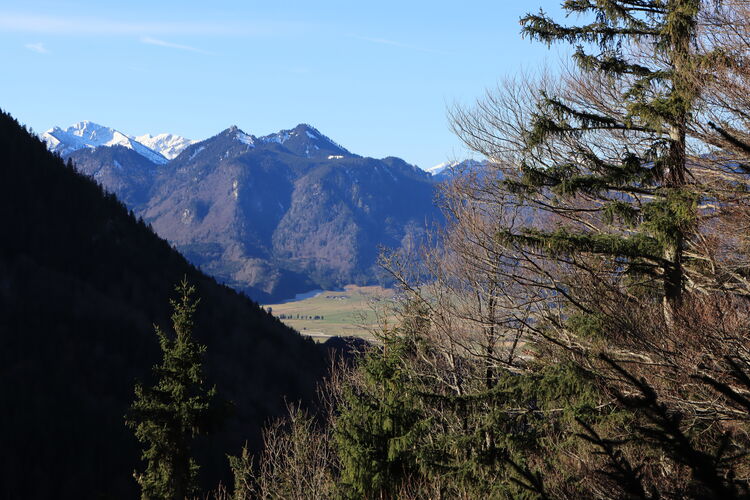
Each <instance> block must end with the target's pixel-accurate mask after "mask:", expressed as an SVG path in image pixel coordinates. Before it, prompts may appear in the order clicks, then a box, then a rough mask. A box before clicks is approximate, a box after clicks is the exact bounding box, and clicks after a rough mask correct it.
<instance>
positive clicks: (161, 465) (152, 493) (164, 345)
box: [126, 279, 216, 500]
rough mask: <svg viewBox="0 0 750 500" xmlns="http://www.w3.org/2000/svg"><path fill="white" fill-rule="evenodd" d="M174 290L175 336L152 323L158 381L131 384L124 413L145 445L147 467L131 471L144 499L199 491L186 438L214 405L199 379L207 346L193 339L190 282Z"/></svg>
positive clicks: (205, 425)
mask: <svg viewBox="0 0 750 500" xmlns="http://www.w3.org/2000/svg"><path fill="white" fill-rule="evenodd" d="M176 291H177V294H178V298H177V299H176V300H170V303H171V304H172V308H173V310H174V312H173V314H172V325H173V328H174V336H172V335H168V334H167V333H165V332H164V331H163V330H162V329H161V328H159V327H158V326H156V327H155V330H156V334H157V336H158V337H159V346H160V347H161V350H162V354H163V359H162V362H161V363H160V364H159V365H156V366H155V367H154V374H155V375H156V378H157V381H156V383H155V384H154V385H153V386H151V387H147V386H144V385H142V384H140V383H139V384H137V385H136V387H135V395H136V400H135V402H134V403H133V406H132V407H131V411H130V413H129V414H128V415H127V417H126V424H127V425H128V427H130V428H132V429H134V430H135V435H136V437H137V438H138V440H139V441H140V442H141V443H142V444H143V445H144V450H143V454H142V458H143V460H145V461H146V470H145V471H144V472H142V473H137V472H136V473H135V474H134V476H135V478H136V480H137V481H138V484H139V485H140V486H141V492H142V498H143V499H144V500H146V499H165V500H166V499H169V500H183V499H184V498H186V497H189V496H192V495H195V494H197V493H198V490H197V474H198V469H199V467H198V464H196V462H195V460H194V459H193V458H192V456H191V442H192V440H193V438H194V437H195V436H197V435H200V434H203V433H205V432H207V430H208V429H209V427H210V420H211V418H212V414H213V410H214V400H215V395H216V389H215V388H211V389H209V388H207V387H206V384H205V381H204V379H203V368H202V359H203V355H204V353H205V351H206V348H205V346H203V345H200V344H198V343H197V342H195V340H193V338H192V330H193V327H194V321H193V317H194V314H195V311H196V309H197V306H198V300H194V299H193V295H194V294H195V287H194V286H191V285H189V284H188V283H187V280H186V279H183V281H182V282H180V283H179V284H178V285H177V287H176Z"/></svg>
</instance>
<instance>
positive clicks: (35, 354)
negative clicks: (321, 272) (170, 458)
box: [0, 114, 323, 499]
mask: <svg viewBox="0 0 750 500" xmlns="http://www.w3.org/2000/svg"><path fill="white" fill-rule="evenodd" d="M116 153H118V152H117V151H114V150H113V154H116ZM118 161H120V160H118ZM0 214H2V233H0V234H1V235H2V236H0V238H2V239H1V240H0V241H1V244H0V402H1V403H0V408H1V409H0V449H1V450H2V453H1V454H0V498H2V499H6V498H40V499H41V498H134V497H135V496H136V495H137V491H136V488H135V486H136V485H135V482H134V480H133V479H132V477H131V474H132V472H133V470H134V469H135V468H136V467H140V463H139V451H138V448H137V443H136V441H135V439H134V438H133V437H132V435H131V433H130V431H129V430H127V429H126V428H125V426H124V424H123V415H124V414H125V412H126V410H127V408H128V406H129V404H130V402H131V401H132V399H133V385H134V383H135V381H136V379H140V380H143V381H145V382H148V381H150V376H151V374H150V368H151V366H152V365H153V364H154V363H155V362H156V361H157V359H158V355H159V351H158V345H157V338H156V336H155V335H154V333H153V329H152V324H153V323H155V322H156V323H159V324H161V325H163V326H165V327H167V326H168V325H169V313H170V308H169V303H168V299H169V298H170V296H171V295H172V293H173V292H172V290H173V286H174V284H175V283H176V282H177V281H178V280H180V279H181V278H182V277H183V276H184V275H187V277H188V280H189V281H191V282H192V283H194V284H196V285H197V288H198V293H199V295H200V296H201V303H200V306H199V312H198V317H197V321H198V324H197V326H196V336H197V337H198V339H199V340H200V341H201V342H203V343H204V344H206V345H207V346H208V352H207V360H206V367H207V377H208V379H209V382H210V383H213V384H216V386H217V388H218V390H219V393H220V394H221V396H223V397H224V398H225V399H227V400H231V401H233V402H234V405H235V408H234V411H233V416H232V417H230V419H229V420H228V421H227V425H226V427H225V429H224V430H223V431H222V432H221V433H220V434H218V435H216V436H215V437H214V438H213V439H211V440H210V441H205V442H203V443H201V444H200V445H199V448H200V456H201V459H200V462H201V463H203V464H205V465H204V469H203V471H202V477H203V482H204V484H206V485H209V484H215V483H216V482H217V481H218V480H219V479H220V478H222V477H223V479H224V480H225V481H226V479H227V477H226V475H225V473H226V459H225V453H236V452H237V451H238V450H239V449H240V446H241V444H242V443H243V442H244V440H245V439H249V440H250V442H251V444H252V443H253V442H257V439H258V431H259V427H260V425H261V424H262V423H263V422H264V421H265V420H266V419H267V418H268V417H269V416H270V415H274V414H277V413H279V412H280V411H281V410H282V407H283V398H284V397H286V398H288V399H291V400H294V399H297V398H300V397H302V398H306V397H308V396H309V395H310V394H311V391H312V390H313V386H314V384H315V381H316V379H317V377H318V376H319V375H320V373H321V372H322V366H323V356H322V355H321V354H320V352H319V350H318V348H317V347H316V346H315V345H313V344H312V343H311V342H309V341H307V340H304V339H303V338H301V337H300V336H299V335H298V334H297V333H296V332H294V331H292V330H290V329H288V328H286V327H285V326H284V325H283V324H281V323H280V322H278V321H277V320H275V319H274V318H273V317H271V316H269V315H267V314H266V313H265V312H264V311H263V310H261V309H260V308H259V307H258V306H257V305H256V304H255V303H254V302H252V301H250V300H248V299H246V298H244V297H243V296H240V295H238V294H237V293H235V292H233V291H232V290H230V289H229V288H226V287H224V286H219V285H217V284H216V283H215V282H214V281H213V280H212V279H210V278H208V277H206V276H205V275H203V274H202V273H200V272H199V271H197V270H196V269H195V268H193V267H192V266H191V265H190V264H188V263H187V261H186V260H185V259H184V258H183V257H182V256H181V255H180V254H179V253H177V252H176V251H175V250H173V249H172V248H171V247H170V245H169V244H168V243H167V242H165V241H164V240H162V239H160V238H158V237H157V236H156V235H155V234H154V233H153V231H152V230H151V229H150V228H149V227H148V226H147V225H145V224H144V223H141V222H138V221H137V220H136V219H135V218H134V217H133V216H132V214H130V213H128V211H127V210H126V209H125V208H124V206H123V205H122V204H121V203H120V202H119V201H118V200H117V199H116V198H115V197H114V195H109V194H105V192H104V190H103V189H102V188H100V187H99V186H98V185H97V184H96V183H95V182H93V181H92V180H90V179H88V178H86V177H84V176H82V175H80V174H78V173H76V172H75V171H74V170H73V169H72V168H68V167H66V166H65V165H64V163H63V161H62V160H61V159H59V158H58V157H55V156H53V155H52V154H50V153H49V152H48V151H47V149H46V148H45V145H44V144H43V143H42V142H40V141H39V140H38V139H36V138H34V137H32V136H31V135H30V134H29V133H27V132H26V131H25V130H24V129H23V128H22V127H21V126H19V125H18V123H17V122H16V121H15V120H13V119H12V118H11V117H10V116H8V115H6V114H0Z"/></svg>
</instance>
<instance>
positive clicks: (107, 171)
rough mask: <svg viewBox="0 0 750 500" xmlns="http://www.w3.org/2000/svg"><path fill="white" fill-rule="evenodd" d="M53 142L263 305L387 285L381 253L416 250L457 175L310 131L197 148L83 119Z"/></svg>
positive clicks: (216, 139)
mask: <svg viewBox="0 0 750 500" xmlns="http://www.w3.org/2000/svg"><path fill="white" fill-rule="evenodd" d="M42 139H43V140H44V141H45V142H46V143H47V145H48V147H49V148H50V149H51V150H52V151H54V152H57V153H59V154H61V155H62V156H63V157H66V158H71V159H72V160H73V161H74V163H75V165H76V167H77V169H78V170H79V171H81V172H83V173H85V174H87V175H89V176H91V177H93V178H94V179H95V180H97V181H98V182H99V183H100V184H102V185H103V186H104V187H105V188H107V189H108V190H109V191H111V192H113V193H115V194H116V195H117V196H118V197H119V198H120V199H121V200H122V201H123V202H124V203H125V204H126V205H127V206H128V207H129V208H130V209H131V210H133V211H134V212H135V214H136V215H137V216H139V217H142V218H143V219H144V220H145V221H146V222H148V223H149V224H151V225H152V226H153V228H154V230H155V231H156V232H157V233H158V234H159V235H160V236H162V237H164V238H165V239H167V240H168V241H170V242H171V243H172V244H173V245H174V246H175V247H176V248H177V249H178V250H180V251H181V252H182V253H183V255H185V256H186V257H187V258H188V259H189V260H190V261H191V262H192V263H194V264H196V265H198V266H199V267H200V268H201V269H203V270H204V271H206V272H207V273H209V274H211V275H212V276H214V277H216V278H217V279H219V280H220V281H222V282H224V283H226V284H228V285H230V286H232V287H234V288H236V289H238V290H241V291H243V292H245V293H247V294H248V295H249V296H250V297H252V298H254V299H256V300H259V301H262V302H266V301H276V300H280V299H285V298H289V297H292V296H294V295H295V294H297V293H300V292H305V291H308V290H311V289H314V288H331V287H340V286H343V285H345V284H349V283H355V284H371V283H377V282H379V281H380V280H381V279H382V278H383V277H382V276H380V271H379V268H378V265H377V258H378V254H379V250H380V248H381V247H388V248H391V249H395V250H397V251H398V250H404V251H408V250H410V249H412V248H414V246H415V245H417V244H418V242H419V240H420V239H421V238H422V236H423V234H424V231H425V228H427V227H429V226H430V225H432V224H435V223H439V222H440V220H441V216H440V213H439V211H438V210H437V209H436V207H435V206H434V204H433V198H434V194H435V186H436V182H437V181H439V180H441V179H443V178H445V177H446V176H447V175H448V174H449V171H450V169H448V170H443V171H441V172H436V173H437V174H438V175H435V176H433V175H431V174H430V173H428V172H425V171H423V170H421V169H419V168H417V167H416V166H413V165H410V164H408V163H406V162H405V161H403V160H401V159H399V158H393V157H388V158H383V159H374V158H366V157H361V156H359V155H356V154H353V153H351V152H350V151H348V150H347V149H346V148H344V147H343V146H341V145H339V144H337V143H336V142H335V141H333V140H331V139H330V138H328V137H327V136H325V135H324V134H322V133H321V132H319V131H318V130H317V129H315V128H314V127H312V126H310V125H305V124H300V125H298V126H296V127H294V128H292V129H289V130H282V131H280V132H277V133H275V134H270V135H266V136H261V137H256V136H254V135H251V134H247V133H245V132H243V131H242V130H240V129H239V128H237V127H230V128H228V129H226V130H224V131H222V132H221V133H219V134H217V135H215V136H213V137H211V138H209V139H206V140H203V141H198V142H196V141H191V140H189V139H186V138H183V137H179V136H174V135H170V134H161V135H157V136H150V135H144V136H138V137H134V136H129V135H127V134H124V133H121V132H119V131H117V130H114V129H112V128H108V127H103V126H101V125H97V124H94V123H91V122H81V123H78V124H76V125H73V126H71V127H69V128H67V129H65V130H63V129H61V128H57V127H56V128H53V129H51V130H49V131H47V132H45V133H44V134H43V135H42Z"/></svg>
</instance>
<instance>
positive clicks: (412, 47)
mask: <svg viewBox="0 0 750 500" xmlns="http://www.w3.org/2000/svg"><path fill="white" fill-rule="evenodd" d="M354 38H356V39H357V40H363V41H365V42H370V43H377V44H380V45H390V46H392V47H399V48H402V49H409V50H416V51H419V52H427V53H430V54H441V55H450V54H451V53H450V52H445V51H442V50H435V49H429V48H426V47H419V46H417V45H410V44H408V43H402V42H397V41H395V40H388V39H386V38H371V37H366V36H354Z"/></svg>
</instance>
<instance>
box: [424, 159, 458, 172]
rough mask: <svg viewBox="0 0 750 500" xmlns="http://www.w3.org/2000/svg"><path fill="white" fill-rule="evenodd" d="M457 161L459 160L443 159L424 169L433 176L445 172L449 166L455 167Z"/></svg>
mask: <svg viewBox="0 0 750 500" xmlns="http://www.w3.org/2000/svg"><path fill="white" fill-rule="evenodd" d="M459 163H460V162H457V161H444V162H443V163H438V164H437V165H435V166H434V167H430V168H427V169H425V172H427V173H429V174H430V175H433V176H434V175H439V174H441V173H443V172H445V171H446V170H448V169H449V168H451V167H455V166H456V165H458V164H459Z"/></svg>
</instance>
